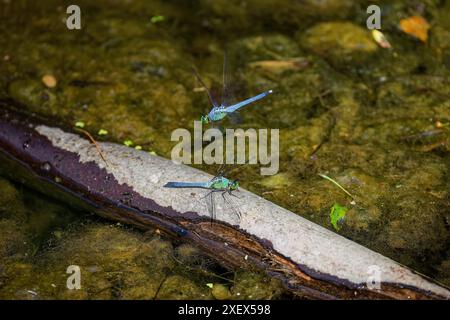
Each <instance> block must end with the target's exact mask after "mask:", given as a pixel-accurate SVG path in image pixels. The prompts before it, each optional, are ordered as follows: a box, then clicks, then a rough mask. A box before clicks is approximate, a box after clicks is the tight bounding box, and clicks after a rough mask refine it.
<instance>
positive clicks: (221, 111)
mask: <svg viewBox="0 0 450 320" xmlns="http://www.w3.org/2000/svg"><path fill="white" fill-rule="evenodd" d="M225 110H226V107H224V106H220V107H214V108H212V109H211V111H210V112H209V113H208V118H209V120H210V121H219V120H222V119H223V118H225V117H226V116H227V112H226V111H225Z"/></svg>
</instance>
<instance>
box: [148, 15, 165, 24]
mask: <svg viewBox="0 0 450 320" xmlns="http://www.w3.org/2000/svg"><path fill="white" fill-rule="evenodd" d="M165 19H166V18H165V17H164V16H153V17H152V18H151V19H150V21H151V22H152V23H158V22H163V21H164V20H165Z"/></svg>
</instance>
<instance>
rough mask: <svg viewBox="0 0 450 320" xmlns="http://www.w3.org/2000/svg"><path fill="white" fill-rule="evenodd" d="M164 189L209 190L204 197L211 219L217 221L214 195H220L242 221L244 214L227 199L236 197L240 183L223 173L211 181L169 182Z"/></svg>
mask: <svg viewBox="0 0 450 320" xmlns="http://www.w3.org/2000/svg"><path fill="white" fill-rule="evenodd" d="M164 187H166V188H198V189H207V190H209V192H208V193H207V194H206V195H205V196H204V198H207V206H208V211H209V213H210V215H211V219H212V220H215V219H216V203H215V200H214V195H215V194H216V193H220V194H221V196H222V198H223V201H224V204H226V205H227V206H228V207H230V209H231V211H233V213H234V214H235V215H236V216H237V217H238V219H239V221H240V220H241V217H242V214H241V212H240V211H239V210H238V209H237V208H236V207H235V206H233V205H232V203H231V202H230V201H229V199H227V196H228V195H230V196H234V197H237V198H239V197H238V196H236V195H235V194H234V193H233V191H238V189H239V181H238V180H231V179H228V178H225V177H224V176H223V173H219V174H218V175H217V176H215V177H214V178H212V179H211V180H209V181H205V182H167V183H166V184H165V185H164Z"/></svg>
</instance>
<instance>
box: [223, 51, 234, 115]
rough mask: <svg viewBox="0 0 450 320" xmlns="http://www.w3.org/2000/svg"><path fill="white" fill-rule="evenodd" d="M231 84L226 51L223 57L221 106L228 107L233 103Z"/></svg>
mask: <svg viewBox="0 0 450 320" xmlns="http://www.w3.org/2000/svg"><path fill="white" fill-rule="evenodd" d="M232 88H233V83H232V79H231V72H230V66H229V59H228V54H227V51H226V50H225V52H224V55H223V80H222V105H223V106H226V107H228V106H230V105H231V104H232V103H233V102H234V93H233V89H232Z"/></svg>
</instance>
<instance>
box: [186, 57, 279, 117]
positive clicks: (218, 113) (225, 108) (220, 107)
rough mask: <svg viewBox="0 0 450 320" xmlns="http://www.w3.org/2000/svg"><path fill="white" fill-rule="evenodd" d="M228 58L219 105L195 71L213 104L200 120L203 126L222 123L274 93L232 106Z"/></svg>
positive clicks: (224, 67)
mask: <svg viewBox="0 0 450 320" xmlns="http://www.w3.org/2000/svg"><path fill="white" fill-rule="evenodd" d="M227 64H228V63H227V56H226V54H225V55H224V63H223V81H222V82H223V83H222V86H223V87H222V101H221V103H220V104H219V103H217V100H216V99H215V98H214V96H213V95H212V93H211V91H210V90H209V89H208V87H206V85H205V83H204V82H203V80H202V79H201V77H200V75H199V74H198V72H197V71H196V70H195V69H194V73H195V76H196V77H197V79H198V81H199V82H200V84H201V85H202V87H203V88H204V89H205V91H206V93H207V94H208V98H209V101H210V102H211V104H212V109H211V110H210V111H209V113H208V114H206V115H202V116H201V118H200V121H201V122H202V124H208V123H210V122H211V123H214V122H217V121H220V120H222V119H224V118H225V117H227V116H231V115H233V114H235V113H236V112H237V111H238V110H239V109H241V108H242V107H244V106H246V105H248V104H250V103H253V102H255V101H258V100H261V99H262V98H264V97H266V96H267V95H269V94H271V93H272V92H273V91H272V90H268V91H265V92H262V93H260V94H258V95H256V96H254V97H251V98H248V99H246V100H243V101H241V102H238V103H234V104H231V103H229V101H228V99H229V98H230V94H229V83H228V82H229V80H228V70H227Z"/></svg>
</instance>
